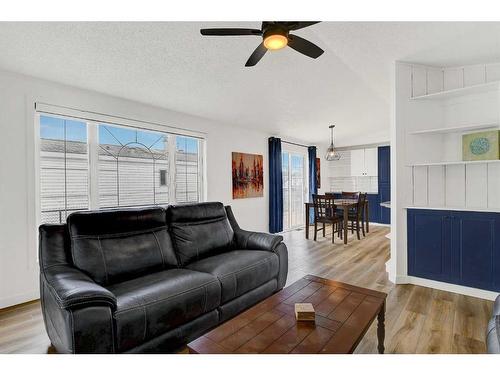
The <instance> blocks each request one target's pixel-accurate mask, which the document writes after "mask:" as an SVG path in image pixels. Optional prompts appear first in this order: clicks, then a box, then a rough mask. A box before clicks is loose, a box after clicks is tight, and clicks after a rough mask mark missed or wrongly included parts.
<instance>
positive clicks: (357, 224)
mask: <svg viewBox="0 0 500 375" xmlns="http://www.w3.org/2000/svg"><path fill="white" fill-rule="evenodd" d="M365 204H366V193H359V195H358V203H357V204H356V207H355V208H354V209H353V210H351V211H349V215H348V219H349V220H348V225H347V229H351V233H354V231H356V236H357V237H358V240H360V239H361V236H360V235H359V231H360V229H361V232H362V233H363V237H365V235H366V234H365V225H364V224H365V222H364V220H365V218H364V212H365Z"/></svg>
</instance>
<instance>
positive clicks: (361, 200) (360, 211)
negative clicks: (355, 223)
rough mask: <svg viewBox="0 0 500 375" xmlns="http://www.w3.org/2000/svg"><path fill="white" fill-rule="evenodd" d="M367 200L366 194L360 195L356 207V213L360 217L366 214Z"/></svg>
mask: <svg viewBox="0 0 500 375" xmlns="http://www.w3.org/2000/svg"><path fill="white" fill-rule="evenodd" d="M366 198H367V196H366V193H359V196H358V204H357V205H356V212H357V214H358V215H359V216H361V215H362V214H363V212H364V207H365V204H366Z"/></svg>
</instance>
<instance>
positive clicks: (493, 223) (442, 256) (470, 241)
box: [407, 210, 500, 291]
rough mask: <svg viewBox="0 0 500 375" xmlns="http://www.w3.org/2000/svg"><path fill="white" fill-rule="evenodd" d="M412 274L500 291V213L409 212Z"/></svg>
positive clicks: (409, 247) (409, 256) (409, 254)
mask: <svg viewBox="0 0 500 375" xmlns="http://www.w3.org/2000/svg"><path fill="white" fill-rule="evenodd" d="M407 219H408V226H407V230H408V274H409V275H411V276H418V277H423V278H427V279H431V280H437V281H443V282H448V283H453V284H458V285H464V286H469V287H473V288H479V289H486V290H493V291H500V213H490V212H467V211H440V210H408V215H407Z"/></svg>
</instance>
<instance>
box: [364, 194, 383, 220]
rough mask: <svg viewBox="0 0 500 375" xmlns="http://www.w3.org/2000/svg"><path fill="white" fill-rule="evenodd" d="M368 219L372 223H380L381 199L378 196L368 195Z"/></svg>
mask: <svg viewBox="0 0 500 375" xmlns="http://www.w3.org/2000/svg"><path fill="white" fill-rule="evenodd" d="M366 199H368V217H369V219H370V222H371V223H380V197H379V195H378V194H367V195H366Z"/></svg>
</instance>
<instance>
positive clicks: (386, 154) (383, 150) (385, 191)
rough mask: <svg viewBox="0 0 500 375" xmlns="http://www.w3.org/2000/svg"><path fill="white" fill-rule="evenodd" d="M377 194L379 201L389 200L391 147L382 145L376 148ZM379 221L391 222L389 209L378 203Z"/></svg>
mask: <svg viewBox="0 0 500 375" xmlns="http://www.w3.org/2000/svg"><path fill="white" fill-rule="evenodd" d="M378 196H379V202H380V203H382V202H388V201H390V200H391V148H390V147H389V146H382V147H379V148H378ZM378 210H379V218H378V219H379V220H378V222H379V223H382V224H390V223H391V209H390V208H387V207H381V206H380V205H379V208H378Z"/></svg>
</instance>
